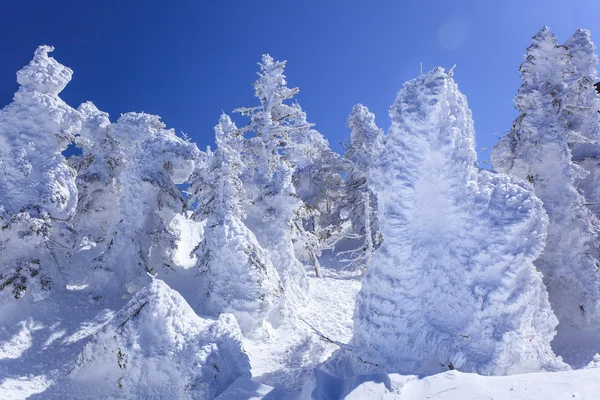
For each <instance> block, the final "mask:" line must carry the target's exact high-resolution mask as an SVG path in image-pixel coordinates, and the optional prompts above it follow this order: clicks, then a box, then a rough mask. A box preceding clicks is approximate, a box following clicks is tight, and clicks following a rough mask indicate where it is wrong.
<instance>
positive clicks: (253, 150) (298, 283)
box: [236, 55, 310, 301]
mask: <svg viewBox="0 0 600 400" xmlns="http://www.w3.org/2000/svg"><path fill="white" fill-rule="evenodd" d="M259 65H260V72H259V79H258V80H257V81H256V82H255V83H254V89H255V96H256V97H257V98H258V99H259V101H260V105H259V106H257V107H252V108H240V109H238V110H236V111H238V112H240V113H241V114H242V115H246V116H249V117H250V123H249V125H248V126H247V127H246V128H245V129H244V134H248V135H251V134H252V133H253V134H254V135H252V136H251V137H250V138H248V139H247V141H246V145H245V148H244V160H245V161H246V169H245V183H246V182H247V184H246V190H247V193H248V196H249V199H250V203H249V204H250V205H249V206H248V208H247V218H246V225H247V226H248V227H249V228H250V229H251V230H252V232H254V234H255V235H256V238H257V239H258V241H259V243H260V244H261V246H262V247H264V248H265V249H266V250H268V251H269V252H270V254H271V261H272V263H273V266H274V267H275V269H276V270H277V271H278V273H279V276H280V278H281V281H282V284H283V289H284V291H285V297H286V299H287V300H290V301H296V300H300V299H302V298H304V296H305V294H306V291H307V288H308V281H307V276H306V270H305V269H304V266H303V265H302V263H301V262H300V261H299V260H298V259H297V258H296V255H295V253H294V245H293V239H294V234H293V231H292V226H293V221H294V219H295V218H297V212H298V211H299V210H300V208H301V207H302V200H301V199H300V198H299V196H298V195H297V194H296V190H295V187H294V184H293V182H292V177H293V174H294V167H293V165H292V164H291V162H290V160H289V159H288V157H287V153H286V151H287V150H288V149H289V148H290V147H291V146H292V144H291V143H292V140H291V136H292V135H293V134H294V133H296V132H298V131H301V130H306V129H308V128H309V127H310V126H309V125H308V123H307V122H306V119H305V116H304V113H303V112H302V110H301V108H300V106H298V104H287V103H286V100H290V99H292V98H293V97H294V96H295V95H296V93H297V92H298V89H292V88H288V87H287V86H286V85H287V84H286V81H285V76H284V75H283V69H284V67H285V62H279V61H277V62H276V61H274V60H273V58H272V57H271V56H269V55H264V56H263V58H262V62H261V63H260V64H259Z"/></svg>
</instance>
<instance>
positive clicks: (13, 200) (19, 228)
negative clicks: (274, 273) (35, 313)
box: [0, 46, 81, 301]
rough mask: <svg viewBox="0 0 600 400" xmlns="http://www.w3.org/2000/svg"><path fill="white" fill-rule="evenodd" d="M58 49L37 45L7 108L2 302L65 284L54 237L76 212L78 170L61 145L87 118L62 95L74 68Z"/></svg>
mask: <svg viewBox="0 0 600 400" xmlns="http://www.w3.org/2000/svg"><path fill="white" fill-rule="evenodd" d="M52 50H53V48H52V47H50V46H41V47H39V48H38V49H37V50H36V51H35V54H34V57H33V60H32V61H31V62H30V63H29V65H27V66H25V67H24V68H23V69H21V70H20V71H19V72H18V73H17V81H18V82H19V84H20V85H21V86H20V88H19V90H18V91H17V93H15V95H14V98H13V102H12V103H11V104H9V105H8V106H6V107H4V108H3V109H2V110H0V187H1V188H2V190H0V224H1V225H2V230H1V232H0V253H1V254H2V259H1V260H0V301H2V300H5V299H7V298H10V297H14V298H21V297H23V296H25V295H29V296H27V297H29V298H31V299H40V298H42V297H45V296H46V295H47V294H48V293H49V290H50V289H51V288H52V286H55V287H60V285H61V279H62V278H61V274H60V272H59V266H58V265H57V261H56V258H55V257H56V255H55V254H54V252H53V249H52V248H51V247H50V245H49V244H48V243H49V242H50V241H51V240H52V244H53V243H56V242H57V241H59V240H60V238H58V236H60V231H61V228H62V227H61V226H60V225H64V222H65V221H66V220H67V219H69V218H70V217H71V216H72V215H73V214H74V213H75V206H76V204H77V187H76V185H75V173H74V171H73V170H72V169H71V168H70V167H69V166H68V165H67V162H66V160H65V158H64V157H63V156H62V154H61V152H62V151H63V150H65V149H66V148H67V146H68V145H69V143H71V141H72V140H73V138H74V135H75V134H76V133H77V132H78V131H79V129H80V125H81V121H80V115H79V113H78V112H77V111H76V110H74V109H73V108H71V107H69V106H68V105H67V104H66V103H64V102H63V101H62V100H61V99H60V98H59V97H58V94H59V93H60V91H61V90H62V89H64V87H65V86H66V84H67V83H68V82H69V81H70V80H71V75H72V73H73V72H72V71H71V70H70V69H69V68H67V67H65V66H63V65H61V64H59V63H58V62H57V61H56V60H55V59H54V58H52V57H49V56H48V53H49V52H50V51H52ZM53 228H54V229H53ZM53 230H54V231H53Z"/></svg>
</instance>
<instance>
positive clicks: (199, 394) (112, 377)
mask: <svg viewBox="0 0 600 400" xmlns="http://www.w3.org/2000/svg"><path fill="white" fill-rule="evenodd" d="M74 364H75V365H74V366H73V369H72V370H71V371H70V372H69V373H68V374H66V376H64V377H62V378H61V380H60V382H59V384H58V385H54V387H52V388H51V389H50V390H49V391H48V392H46V393H45V395H46V396H48V397H49V398H69V397H77V398H107V397H108V398H138V399H142V398H152V397H159V398H178V399H214V398H215V397H216V396H218V395H219V393H221V392H222V391H224V390H225V389H226V388H227V387H228V386H229V385H231V384H232V383H233V382H234V381H235V380H236V379H237V378H240V377H242V378H247V379H249V378H250V377H251V373H250V362H249V360H248V356H247V355H246V353H245V352H244V350H243V347H242V335H241V332H240V329H239V327H238V325H237V323H236V321H235V318H234V317H233V316H232V315H231V314H222V315H221V316H219V318H218V319H217V320H212V319H204V318H201V317H199V316H198V315H196V314H195V313H194V311H193V310H192V308H191V307H190V306H189V305H188V303H187V302H186V301H185V300H184V299H183V297H181V295H180V294H179V293H177V292H176V291H175V290H173V289H171V288H170V287H169V286H167V284H166V283H164V282H163V281H161V280H159V279H153V280H152V282H150V284H149V285H148V286H146V287H144V288H142V289H141V290H140V291H139V292H137V293H136V294H135V295H134V296H133V298H132V299H131V300H130V301H129V302H128V303H127V305H126V306H125V307H123V309H121V310H120V311H119V312H117V313H116V315H115V316H114V318H112V319H111V320H110V321H109V323H108V324H107V325H106V326H105V327H104V328H103V329H101V330H100V331H99V332H97V333H95V334H94V335H93V337H92V338H91V340H90V341H89V342H88V343H86V345H85V347H84V348H83V350H82V351H81V353H80V354H79V356H78V357H77V360H76V361H75V363H74Z"/></svg>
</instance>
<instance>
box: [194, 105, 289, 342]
mask: <svg viewBox="0 0 600 400" xmlns="http://www.w3.org/2000/svg"><path fill="white" fill-rule="evenodd" d="M215 137H216V140H215V141H216V143H217V150H216V152H215V153H211V152H209V153H208V161H207V165H206V166H205V167H204V168H202V169H201V170H199V171H198V173H197V174H196V175H195V176H194V177H192V180H191V188H192V191H194V194H195V197H196V198H197V199H198V200H197V201H198V203H199V204H198V207H197V209H196V211H195V213H194V218H195V219H197V220H201V219H202V218H205V216H206V215H208V218H207V220H206V228H205V231H204V238H203V240H202V242H201V243H200V245H199V248H198V250H197V251H196V252H195V253H196V255H197V257H198V264H197V267H198V269H199V272H198V273H199V289H198V295H197V299H196V304H197V309H198V311H199V312H200V313H204V314H211V315H218V314H219V313H222V312H229V313H232V314H234V315H235V317H236V318H237V320H238V322H239V323H240V326H241V328H242V330H243V332H244V334H247V335H250V334H251V332H252V331H254V330H256V329H258V328H262V327H263V325H264V324H265V322H266V320H267V319H268V317H269V314H270V313H271V312H273V311H274V310H275V308H276V307H277V306H278V305H279V303H280V302H281V300H282V292H283V288H282V285H281V282H280V279H279V274H278V273H277V270H275V268H274V267H273V264H272V263H271V258H270V253H269V252H268V251H266V250H264V249H263V248H262V247H261V246H260V244H259V243H258V241H257V240H256V237H255V236H254V233H252V231H251V230H250V229H248V227H246V225H245V224H244V222H243V218H244V216H245V211H244V204H243V200H244V198H245V197H244V189H243V184H242V181H241V180H240V178H239V176H240V174H241V170H242V167H243V163H242V159H241V157H242V154H241V150H242V148H241V145H242V140H243V136H242V134H241V132H240V131H239V130H238V129H237V128H236V127H235V125H234V124H233V122H232V121H231V119H230V118H229V117H228V116H227V115H225V114H223V115H222V116H221V118H220V120H219V124H218V125H217V126H216V127H215Z"/></svg>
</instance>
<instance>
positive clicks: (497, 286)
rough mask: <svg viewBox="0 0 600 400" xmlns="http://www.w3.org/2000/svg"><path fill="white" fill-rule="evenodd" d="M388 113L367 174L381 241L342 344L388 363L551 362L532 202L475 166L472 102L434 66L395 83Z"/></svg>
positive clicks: (413, 366) (492, 366)
mask: <svg viewBox="0 0 600 400" xmlns="http://www.w3.org/2000/svg"><path fill="white" fill-rule="evenodd" d="M390 115H391V118H392V127H391V129H390V133H389V135H388V136H387V139H386V140H387V141H386V146H385V150H384V151H383V153H382V155H381V158H380V161H379V163H378V164H377V165H376V167H375V168H374V169H373V170H372V173H371V177H372V183H373V188H374V190H375V192H376V194H377V196H378V199H379V221H380V226H381V230H382V233H383V237H384V239H383V243H382V245H381V247H380V248H379V249H378V250H377V251H376V252H375V254H374V257H373V261H372V265H371V268H370V269H369V272H368V273H367V274H366V276H365V279H364V282H363V286H362V289H361V292H360V293H359V296H358V304H357V309H356V313H355V325H354V337H353V339H352V342H351V344H352V347H353V348H355V349H356V351H358V353H359V355H360V358H361V359H362V360H364V361H365V362H369V363H376V364H378V365H379V366H380V367H381V368H384V369H385V370H387V371H403V372H412V373H426V374H431V373H435V372H439V371H443V370H444V369H448V368H456V369H459V370H461V371H468V372H478V373H480V374H485V375H489V374H494V375H502V374H511V373H518V372H526V371H538V370H540V369H542V370H544V369H555V368H561V363H560V362H559V361H557V360H556V358H555V356H554V354H553V353H552V350H551V349H550V345H549V343H550V341H551V340H552V337H553V336H554V333H555V331H554V329H555V326H556V325H557V320H556V318H555V317H554V315H553V313H552V310H551V309H550V305H549V303H548V299H547V294H546V291H545V288H544V286H543V284H542V279H541V274H540V273H539V272H537V271H536V270H535V267H534V266H533V263H532V262H533V260H534V259H535V258H536V257H537V256H538V255H539V254H540V252H541V251H542V249H543V246H544V239H545V231H546V225H547V218H546V216H545V214H544V211H543V209H542V204H541V202H540V201H539V200H538V199H537V198H536V197H535V196H534V195H533V193H532V190H531V188H530V187H529V186H528V185H527V184H525V183H523V182H522V181H519V180H518V179H515V178H511V177H508V176H506V175H495V174H492V173H490V172H487V171H481V172H478V170H477V167H476V166H475V161H476V153H475V149H474V148H475V134H474V130H473V121H472V119H471V111H470V110H469V108H468V107H467V100H466V98H465V96H464V95H462V94H461V93H460V92H459V91H458V87H457V85H456V84H455V83H454V81H453V80H452V78H451V75H448V74H446V73H445V72H444V70H443V69H441V68H438V69H435V70H433V71H432V72H430V73H428V74H425V75H421V76H420V77H419V78H417V79H414V80H412V81H410V82H408V83H406V84H405V86H404V88H403V89H402V90H401V91H400V92H399V94H398V97H397V98H396V102H395V103H394V105H393V106H392V108H391V111H390ZM359 364H362V365H364V366H368V364H363V363H360V362H359Z"/></svg>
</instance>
